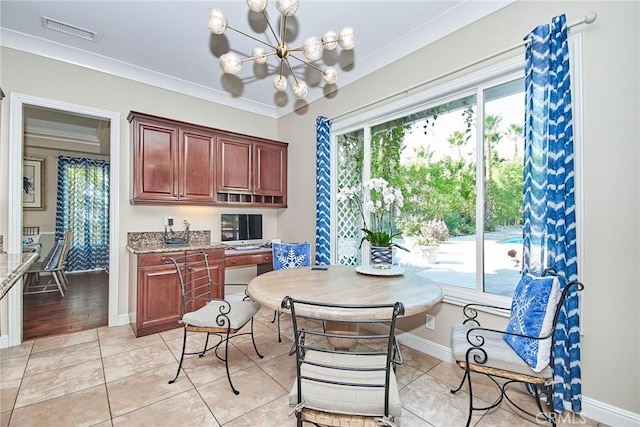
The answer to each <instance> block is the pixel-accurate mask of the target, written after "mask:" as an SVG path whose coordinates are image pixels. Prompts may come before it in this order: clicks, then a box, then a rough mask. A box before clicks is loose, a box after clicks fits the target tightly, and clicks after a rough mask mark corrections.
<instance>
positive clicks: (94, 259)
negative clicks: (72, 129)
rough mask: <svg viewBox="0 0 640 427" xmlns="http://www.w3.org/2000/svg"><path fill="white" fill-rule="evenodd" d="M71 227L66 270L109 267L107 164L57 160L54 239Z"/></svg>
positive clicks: (92, 160)
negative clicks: (71, 236)
mask: <svg viewBox="0 0 640 427" xmlns="http://www.w3.org/2000/svg"><path fill="white" fill-rule="evenodd" d="M67 228H71V230H72V232H73V233H72V234H73V238H72V240H71V246H70V248H69V254H68V256H67V263H66V266H67V268H66V269H67V270H68V271H78V270H95V269H104V270H108V268H109V162H108V161H103V160H94V159H84V158H76V157H64V156H60V157H58V201H57V205H56V238H57V239H59V238H62V236H63V235H64V230H65V229H67Z"/></svg>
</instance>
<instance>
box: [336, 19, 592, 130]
mask: <svg viewBox="0 0 640 427" xmlns="http://www.w3.org/2000/svg"><path fill="white" fill-rule="evenodd" d="M597 17H598V15H597V14H596V13H595V12H589V13H587V14H586V15H585V17H584V19H582V20H580V21H576V22H574V23H572V24H569V26H568V27H567V28H568V29H571V28H573V27H577V26H578V25H582V24H592V23H593V22H594V21H595V20H596V18H597ZM529 43H531V39H530V38H528V39H525V40H523V41H521V42H520V43H518V44H516V45H513V46H511V47H508V48H506V49H503V50H501V51H499V52H496V53H494V54H491V55H489V56H485V57H484V58H480V59H477V60H475V61H473V62H470V63H468V64H466V65H463V66H461V67H458V68H454V69H453V70H451V71H447V72H446V73H443V74H440V75H439V76H436V77H432V78H431V79H429V80H426V81H424V82H422V83H418V84H417V85H414V86H411V87H409V88H407V89H405V90H403V91H401V92H396V93H394V94H392V95H388V96H385V97H384V98H380V99H377V100H375V101H372V102H370V103H368V104H365V105H363V106H362V107H358V108H354V109H353V110H349V111H347V112H346V113H342V114H338V115H337V116H334V117H332V118H331V119H330V120H331V121H333V120H336V119H339V118H341V117H344V116H348V115H349V114H352V113H355V112H356V111H360V110H364V109H366V108H369V107H372V106H374V105H376V104H379V103H381V102H384V101H388V100H389V99H391V98H394V97H396V96H398V95H403V94H405V95H408V94H409V92H410V91H412V90H414V89H417V88H419V87H421V86H424V85H427V84H429V83H433V82H435V81H438V80H440V79H443V78H445V77H448V76H450V75H452V74H455V73H458V72H460V71H463V70H466V69H467V68H471V67H473V66H474V65H478V64H480V63H482V62H485V61H488V60H490V59H493V58H495V57H497V56H500V55H504V54H505V53H508V52H511V51H512V50H516V49H518V48H519V47H522V46H526V45H527V44H529Z"/></svg>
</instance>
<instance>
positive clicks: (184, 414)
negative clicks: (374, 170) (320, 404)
mask: <svg viewBox="0 0 640 427" xmlns="http://www.w3.org/2000/svg"><path fill="white" fill-rule="evenodd" d="M272 317H273V312H272V311H269V310H265V309H263V310H261V311H260V313H259V314H258V315H257V316H256V326H255V330H256V340H257V344H258V348H259V349H260V351H261V353H262V354H263V355H264V356H265V357H264V359H259V358H258V357H257V356H256V354H255V352H254V350H253V346H252V344H251V341H250V338H249V337H239V338H238V340H237V341H235V343H234V345H233V349H232V350H231V351H232V352H233V354H232V363H231V365H232V370H233V372H232V374H231V375H232V379H233V381H234V384H235V386H236V388H238V389H239V390H240V394H239V395H238V396H236V395H234V394H233V393H232V392H231V390H230V388H229V385H228V382H227V378H226V374H225V370H224V364H223V363H222V362H220V361H218V359H217V358H216V357H215V356H214V355H213V354H209V355H207V356H205V357H203V358H198V357H197V356H191V357H189V358H187V359H186V360H185V363H184V365H183V372H182V373H181V374H180V377H179V378H178V380H177V381H176V382H175V383H174V384H168V383H167V381H168V380H169V379H171V378H173V376H174V375H175V372H176V369H177V366H178V360H179V357H180V350H181V345H182V329H175V330H172V331H167V332H162V333H159V334H155V335H150V336H146V337H141V338H135V336H134V334H133V332H132V330H131V328H130V327H129V326H128V325H127V326H120V327H114V328H100V329H95V330H90V331H84V332H78V333H74V334H70V335H61V336H55V337H49V338H42V339H37V340H35V341H29V342H25V343H23V344H22V345H20V346H17V347H12V348H8V349H2V350H0V427H4V426H55V427H58V426H99V427H107V426H154V427H160V426H181V427H184V426H225V427H227V426H228V427H237V426H260V427H263V426H264V427H267V426H274V427H276V426H277V427H281V426H294V425H295V417H293V416H289V406H288V399H287V398H288V391H289V388H290V386H291V384H292V383H293V380H294V378H295V359H294V357H293V356H291V357H290V356H289V355H288V351H289V348H290V347H291V341H290V340H289V339H287V338H286V336H290V332H291V330H290V329H289V330H287V328H286V326H284V325H287V324H290V322H287V321H286V320H283V340H282V343H278V341H277V338H276V333H275V326H274V325H273V324H272V323H270V322H271V319H272ZM283 319H284V317H283ZM289 328H290V327H289ZM197 335H201V334H197ZM202 335H203V334H202ZM195 341H197V340H194V342H193V343H191V342H190V344H193V345H198V348H200V345H199V343H198V342H195ZM402 354H403V358H404V364H403V365H401V366H399V367H398V368H397V374H398V375H397V376H398V381H399V383H400V387H401V390H400V398H401V400H402V402H403V408H404V411H403V416H402V417H401V418H400V420H399V421H398V422H397V425H398V426H400V427H407V426H463V425H464V423H465V422H466V414H467V405H468V401H467V398H468V395H467V393H466V392H465V391H464V390H462V391H460V392H458V393H457V394H456V395H453V394H451V393H450V392H449V390H450V389H451V388H452V387H454V386H457V384H458V383H459V381H460V378H461V374H462V371H461V369H460V368H458V367H457V366H456V365H453V364H450V363H446V362H442V361H440V360H439V359H435V358H433V357H431V356H428V355H426V354H424V353H421V352H419V351H416V350H414V349H411V348H409V347H406V346H402ZM474 384H475V383H474ZM475 390H477V391H476V392H477V396H478V398H480V399H482V400H484V401H487V402H489V401H492V397H495V396H496V394H495V391H494V390H493V389H492V388H491V387H490V386H489V385H488V383H487V382H483V381H481V379H479V381H478V385H477V387H475V388H474V391H475ZM516 399H518V400H519V401H523V400H526V399H528V398H527V397H526V396H525V395H523V394H519V393H516ZM565 415H567V414H565ZM572 418H573V420H572V421H573V423H574V424H580V425H585V424H586V425H591V426H598V423H596V422H593V421H590V420H585V419H583V418H581V417H579V416H577V415H575V416H574V417H572ZM564 421H565V422H563V423H560V425H564V424H567V423H566V421H568V417H565V418H564ZM472 425H476V426H516V425H517V426H526V425H536V424H535V420H529V421H527V420H525V419H523V418H521V417H519V416H517V415H515V414H514V413H513V412H512V410H511V408H510V407H509V406H508V405H507V404H506V403H503V404H502V406H501V407H500V408H499V409H497V410H494V411H493V412H491V413H488V414H478V415H475V416H474V418H473V419H472Z"/></svg>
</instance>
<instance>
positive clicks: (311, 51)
mask: <svg viewBox="0 0 640 427" xmlns="http://www.w3.org/2000/svg"><path fill="white" fill-rule="evenodd" d="M275 3H276V9H277V10H278V12H279V13H280V15H281V25H280V32H279V33H276V31H274V29H273V26H272V25H271V23H270V22H269V18H268V17H267V13H266V8H267V0H247V5H248V6H249V9H251V10H252V11H253V12H256V13H261V14H262V16H263V17H264V19H265V21H266V23H267V27H268V28H269V29H270V30H271V33H272V35H273V38H274V39H275V44H272V43H270V42H269V41H263V40H260V39H258V38H257V37H254V36H252V35H250V34H247V33H245V32H243V31H240V30H239V29H237V28H234V27H232V26H231V25H229V22H228V20H227V18H226V17H225V16H224V13H223V12H222V11H221V10H219V9H209V12H208V15H207V27H208V28H209V30H210V31H211V32H212V33H213V34H218V35H220V34H224V32H225V31H226V30H227V29H230V30H233V31H235V32H237V33H239V34H242V35H244V36H246V37H249V38H250V39H252V40H255V41H256V42H258V43H260V44H262V45H263V46H266V48H265V47H263V46H257V47H254V48H253V49H252V50H251V56H248V57H246V58H242V57H241V56H240V55H239V54H237V53H235V52H227V53H225V54H223V55H221V56H220V68H221V69H222V71H223V72H224V73H226V74H238V73H239V72H240V70H241V69H242V64H243V63H244V62H247V61H255V63H256V64H265V63H266V62H267V60H268V59H269V57H274V58H275V59H276V60H278V61H279V66H278V67H277V69H278V74H276V75H275V76H274V80H273V87H274V88H275V89H276V90H277V91H279V92H285V91H286V90H287V88H288V82H287V77H286V76H285V74H284V72H285V67H286V69H288V70H289V74H290V75H291V77H292V78H293V80H294V84H293V85H292V90H293V94H294V95H295V96H296V98H300V99H301V98H305V97H306V96H307V94H308V93H309V86H308V85H307V83H306V82H304V81H302V80H301V79H300V78H299V77H297V76H296V75H295V73H294V70H293V67H292V66H291V63H290V61H291V59H295V60H297V61H299V62H301V63H303V64H305V65H306V66H308V67H310V68H312V69H314V70H316V71H318V72H320V73H322V80H323V81H324V82H325V84H327V85H331V84H335V82H336V81H337V78H338V72H337V71H336V69H335V68H333V67H325V68H321V67H320V66H318V65H316V64H314V63H313V62H314V61H318V60H320V58H322V53H323V51H324V50H325V49H326V50H334V49H336V48H337V47H338V46H340V47H341V48H342V49H344V50H351V49H353V48H354V47H355V44H356V38H355V33H354V31H353V28H351V27H346V28H344V29H343V30H342V31H341V32H340V34H338V33H336V32H335V31H333V30H329V31H326V32H325V33H324V34H323V35H322V37H308V38H307V39H305V41H304V43H303V44H302V45H301V46H297V47H290V46H288V45H287V43H286V41H285V40H286V31H287V17H290V16H293V15H294V14H295V13H296V11H297V10H298V6H299V3H300V2H299V0H276V2H275ZM269 48H270V49H271V50H269ZM297 52H302V55H303V56H302V57H301V56H299V55H296V53H297ZM303 58H304V59H303Z"/></svg>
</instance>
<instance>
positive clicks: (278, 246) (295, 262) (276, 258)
mask: <svg viewBox="0 0 640 427" xmlns="http://www.w3.org/2000/svg"><path fill="white" fill-rule="evenodd" d="M271 248H272V249H273V269H274V270H284V269H287V268H298V267H308V266H310V265H311V244H310V243H308V242H307V243H273V244H272V245H271Z"/></svg>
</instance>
